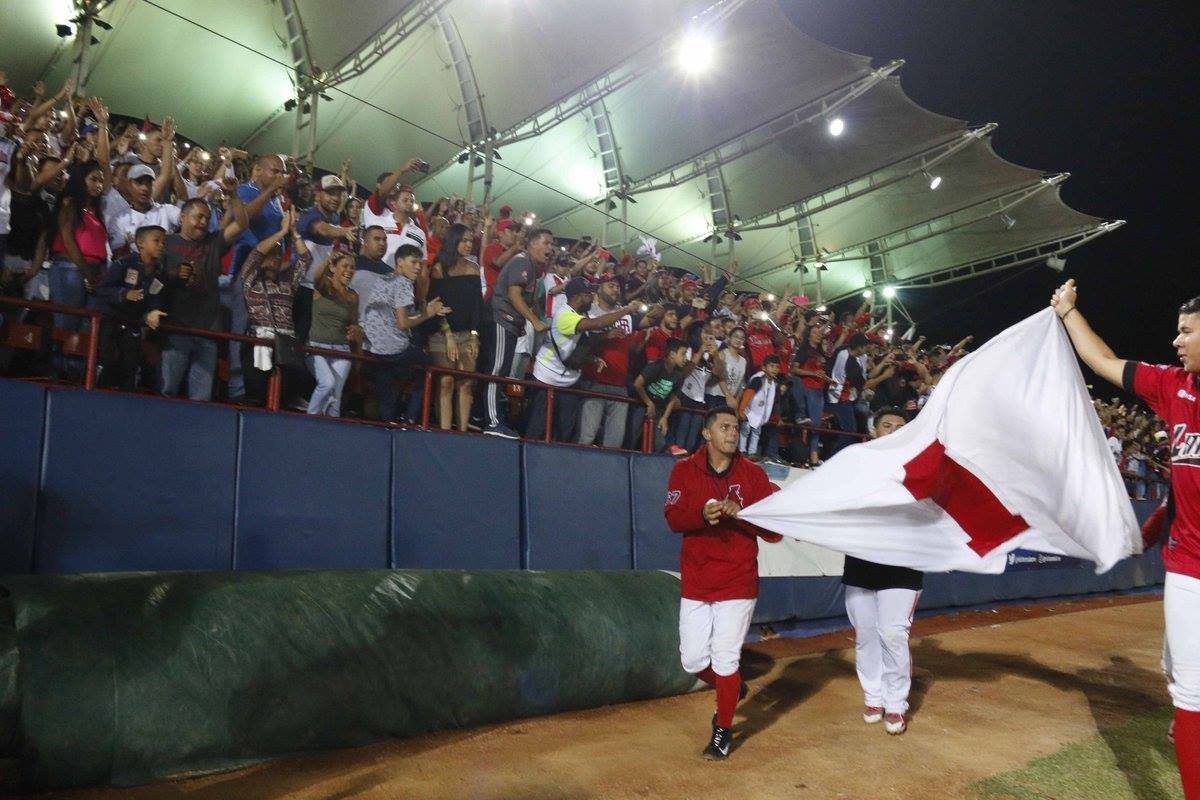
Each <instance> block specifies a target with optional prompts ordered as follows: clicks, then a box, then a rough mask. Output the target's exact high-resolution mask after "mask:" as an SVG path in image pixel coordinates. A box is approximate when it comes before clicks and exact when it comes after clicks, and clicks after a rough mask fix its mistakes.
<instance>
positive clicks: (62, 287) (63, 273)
mask: <svg viewBox="0 0 1200 800" xmlns="http://www.w3.org/2000/svg"><path fill="white" fill-rule="evenodd" d="M86 298H87V293H86V292H85V290H84V288H83V273H82V272H80V271H79V267H77V266H75V262H73V261H69V260H67V259H66V258H62V257H55V259H54V261H53V262H51V264H50V302H51V303H59V304H61V305H64V306H79V307H80V308H82V307H83V305H84V301H85V300H86ZM54 327H56V328H61V329H63V330H68V331H77V330H79V329H80V328H81V327H83V317H76V316H73V315H71V314H55V315H54Z"/></svg>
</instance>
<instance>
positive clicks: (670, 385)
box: [633, 339, 689, 453]
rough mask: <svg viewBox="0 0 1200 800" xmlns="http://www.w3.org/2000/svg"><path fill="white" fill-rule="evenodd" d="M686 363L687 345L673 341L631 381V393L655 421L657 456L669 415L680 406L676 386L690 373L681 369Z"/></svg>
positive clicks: (662, 442)
mask: <svg viewBox="0 0 1200 800" xmlns="http://www.w3.org/2000/svg"><path fill="white" fill-rule="evenodd" d="M686 361H687V344H686V343H684V342H682V341H680V340H679V339H672V340H671V341H669V342H667V347H666V352H665V353H664V354H663V357H662V358H661V359H659V360H658V361H651V362H650V363H649V364H647V365H646V368H645V369H644V370H642V373H641V374H640V375H638V376H637V378H636V379H634V382H633V390H634V393H635V394H637V396H638V397H639V398H641V401H642V403H643V404H644V405H645V406H646V416H648V417H650V418H651V419H653V420H655V427H654V452H656V453H658V452H661V451H662V450H663V448H664V447H665V445H666V436H667V428H668V427H669V425H670V419H671V412H672V411H674V410H675V409H676V408H678V407H679V386H680V384H682V383H683V379H684V378H686V377H687V373H688V372H689V370H687V369H685V368H684V363H685V362H686Z"/></svg>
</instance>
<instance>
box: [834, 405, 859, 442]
mask: <svg viewBox="0 0 1200 800" xmlns="http://www.w3.org/2000/svg"><path fill="white" fill-rule="evenodd" d="M829 410H830V411H832V412H833V418H834V419H836V420H837V424H838V428H839V429H840V430H843V431H847V432H848V433H858V418H857V417H856V416H855V414H854V403H852V402H841V403H830V404H829ZM857 441H858V438H857V437H854V436H838V437H837V440H836V441H835V442H834V443H833V452H835V453H836V452H838V451H839V450H841V449H842V448H843V447H848V446H849V445H852V444H854V443H855V442H857Z"/></svg>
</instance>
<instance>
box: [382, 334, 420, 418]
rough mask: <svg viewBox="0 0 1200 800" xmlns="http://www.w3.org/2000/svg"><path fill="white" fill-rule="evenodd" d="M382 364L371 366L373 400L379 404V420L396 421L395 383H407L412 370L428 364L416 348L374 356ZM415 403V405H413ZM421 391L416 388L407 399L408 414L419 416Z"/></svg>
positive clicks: (396, 395)
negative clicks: (400, 381) (373, 387)
mask: <svg viewBox="0 0 1200 800" xmlns="http://www.w3.org/2000/svg"><path fill="white" fill-rule="evenodd" d="M374 355H375V357H376V358H378V359H380V360H381V362H382V363H378V364H372V365H371V374H372V379H373V380H374V382H375V398H376V400H377V401H378V403H379V418H380V419H381V420H383V421H384V422H395V421H396V409H397V406H398V401H399V395H398V392H397V391H396V381H397V380H402V381H407V380H408V379H409V378H410V377H412V373H413V370H414V369H417V368H420V367H422V366H424V365H425V364H426V363H427V362H428V358H427V356H426V355H425V352H424V351H423V350H421V349H420V348H418V347H416V346H411V347H409V348H408V349H407V350H403V351H401V352H399V353H393V354H390V355H384V354H381V353H375V354H374ZM414 401H415V403H414ZM420 404H421V390H420V388H417V389H416V390H415V391H413V392H412V393H411V395H410V397H409V403H408V413H409V414H410V415H412V414H413V413H414V409H415V413H416V415H417V416H418V417H419V416H420V407H421V406H420Z"/></svg>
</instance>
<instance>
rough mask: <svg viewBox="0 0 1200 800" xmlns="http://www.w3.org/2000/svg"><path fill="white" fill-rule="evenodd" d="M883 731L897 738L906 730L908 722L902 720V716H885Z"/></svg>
mask: <svg viewBox="0 0 1200 800" xmlns="http://www.w3.org/2000/svg"><path fill="white" fill-rule="evenodd" d="M883 729H884V730H885V731H887V732H888V733H889V734H890V735H892V736H899V735H900V734H902V733H904V732H905V731H906V730H908V722H907V721H906V720H905V719H904V715H903V714H885V715H884V716H883Z"/></svg>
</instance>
